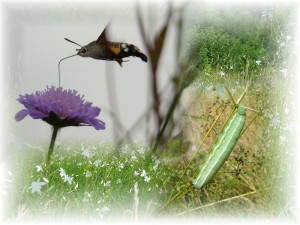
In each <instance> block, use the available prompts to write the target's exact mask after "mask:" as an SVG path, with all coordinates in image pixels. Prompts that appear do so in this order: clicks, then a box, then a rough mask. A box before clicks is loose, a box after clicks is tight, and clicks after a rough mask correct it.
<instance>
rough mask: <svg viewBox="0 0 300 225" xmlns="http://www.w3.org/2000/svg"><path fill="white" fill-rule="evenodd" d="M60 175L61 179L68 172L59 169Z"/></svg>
mask: <svg viewBox="0 0 300 225" xmlns="http://www.w3.org/2000/svg"><path fill="white" fill-rule="evenodd" d="M59 175H60V177H64V176H66V172H65V170H64V169H63V168H60V169H59Z"/></svg>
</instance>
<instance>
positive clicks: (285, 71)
mask: <svg viewBox="0 0 300 225" xmlns="http://www.w3.org/2000/svg"><path fill="white" fill-rule="evenodd" d="M279 71H280V72H281V73H282V75H283V76H284V77H286V76H287V75H288V69H286V68H283V69H281V70H279Z"/></svg>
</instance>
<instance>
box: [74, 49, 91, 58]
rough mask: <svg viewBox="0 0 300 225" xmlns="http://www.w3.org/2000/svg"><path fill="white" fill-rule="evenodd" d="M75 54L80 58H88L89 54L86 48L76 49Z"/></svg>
mask: <svg viewBox="0 0 300 225" xmlns="http://www.w3.org/2000/svg"><path fill="white" fill-rule="evenodd" d="M76 51H78V52H77V55H79V56H81V57H88V56H89V54H88V52H89V51H88V49H87V47H86V46H84V47H82V48H81V49H76Z"/></svg>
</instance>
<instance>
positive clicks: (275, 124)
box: [271, 118, 280, 126]
mask: <svg viewBox="0 0 300 225" xmlns="http://www.w3.org/2000/svg"><path fill="white" fill-rule="evenodd" d="M271 123H272V125H273V126H278V125H279V124H280V120H279V119H277V118H273V119H271Z"/></svg>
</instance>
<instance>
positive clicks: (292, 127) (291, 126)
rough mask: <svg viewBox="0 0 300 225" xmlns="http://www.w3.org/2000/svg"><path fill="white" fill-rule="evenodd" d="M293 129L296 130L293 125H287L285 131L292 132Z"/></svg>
mask: <svg viewBox="0 0 300 225" xmlns="http://www.w3.org/2000/svg"><path fill="white" fill-rule="evenodd" d="M293 129H294V125H293V124H287V125H285V126H284V127H283V130H285V131H292V130H293Z"/></svg>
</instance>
